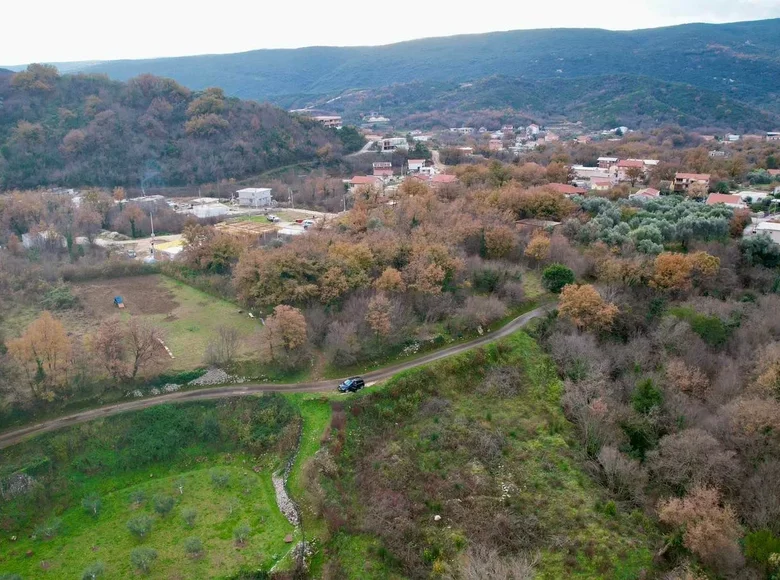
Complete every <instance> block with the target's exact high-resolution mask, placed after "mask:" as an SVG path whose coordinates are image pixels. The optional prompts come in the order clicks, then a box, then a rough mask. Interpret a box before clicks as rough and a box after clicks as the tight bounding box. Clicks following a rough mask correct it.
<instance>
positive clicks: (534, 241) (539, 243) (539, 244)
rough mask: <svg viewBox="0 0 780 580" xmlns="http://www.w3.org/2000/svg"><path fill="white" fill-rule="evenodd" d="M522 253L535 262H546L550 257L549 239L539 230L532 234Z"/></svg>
mask: <svg viewBox="0 0 780 580" xmlns="http://www.w3.org/2000/svg"><path fill="white" fill-rule="evenodd" d="M523 253H524V254H525V256H526V257H527V258H531V259H532V260H536V261H537V262H542V261H544V260H546V259H547V258H548V257H549V256H550V237H549V236H548V235H547V234H545V233H544V232H542V231H540V230H538V231H536V232H534V235H533V237H532V238H531V241H529V242H528V245H527V246H526V247H525V252H523Z"/></svg>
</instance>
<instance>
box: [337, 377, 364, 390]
mask: <svg viewBox="0 0 780 580" xmlns="http://www.w3.org/2000/svg"><path fill="white" fill-rule="evenodd" d="M365 386H366V382H365V381H364V380H363V379H362V378H361V377H350V378H348V379H347V380H345V381H344V382H343V383H341V384H340V385H339V393H354V392H357V391H359V390H360V389H362V388H363V387H365Z"/></svg>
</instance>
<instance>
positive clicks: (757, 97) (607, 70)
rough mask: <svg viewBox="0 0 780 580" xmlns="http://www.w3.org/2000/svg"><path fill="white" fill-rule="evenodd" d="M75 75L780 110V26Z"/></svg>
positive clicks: (204, 60) (242, 59) (318, 54)
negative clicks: (718, 98) (588, 95)
mask: <svg viewBox="0 0 780 580" xmlns="http://www.w3.org/2000/svg"><path fill="white" fill-rule="evenodd" d="M66 66H68V70H71V69H80V70H83V71H87V72H100V73H105V74H107V75H109V76H110V77H111V78H114V79H119V80H127V79H129V78H132V77H134V76H137V75H138V74H141V73H151V74H155V75H159V76H167V77H172V78H175V79H176V80H177V81H178V82H180V83H183V84H185V85H187V86H190V87H193V88H195V89H203V88H205V87H208V86H219V87H222V88H223V89H224V90H225V92H226V93H227V94H229V95H233V96H238V97H241V98H250V99H258V100H275V99H276V98H278V97H280V96H283V95H303V94H309V95H316V94H324V93H331V92H338V91H343V90H346V89H350V88H371V87H382V86H387V85H390V84H393V83H408V82H411V81H415V80H426V81H434V82H436V81H439V82H441V81H445V82H450V81H461V82H463V81H473V80H475V79H482V78H485V77H488V76H492V75H506V76H511V77H519V78H524V79H528V80H535V79H545V78H578V77H591V76H600V75H632V76H633V75H638V76H646V77H650V78H655V79H659V80H665V81H669V82H685V83H688V84H690V85H693V86H696V87H699V88H704V89H708V90H712V91H717V92H720V93H727V94H728V96H730V97H731V98H736V99H740V100H745V101H747V102H751V103H754V104H757V105H759V106H761V107H764V106H767V107H772V108H774V109H775V110H778V109H780V99H778V98H777V96H778V86H777V82H776V79H778V78H780V19H773V20H762V21H754V22H737V23H731V24H686V25H682V26H672V27H666V28H656V29H646V30H634V31H621V32H616V31H608V30H599V29H550V30H516V31H511V32H495V33H489V34H474V35H464V36H453V37H446V38H428V39H423V40H415V41H410V42H402V43H398V44H392V45H387V46H376V47H350V48H340V47H309V48H302V49H295V50H256V51H251V52H244V53H239V54H226V55H202V56H188V57H180V58H161V59H150V60H124V61H109V62H99V63H95V62H89V63H81V64H79V63H67V65H66ZM63 70H65V69H64V68H63Z"/></svg>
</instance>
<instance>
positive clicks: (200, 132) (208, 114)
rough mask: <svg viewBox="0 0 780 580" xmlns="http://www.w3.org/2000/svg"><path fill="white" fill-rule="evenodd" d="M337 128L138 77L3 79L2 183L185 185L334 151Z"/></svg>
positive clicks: (51, 73)
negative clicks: (117, 79) (124, 81)
mask: <svg viewBox="0 0 780 580" xmlns="http://www.w3.org/2000/svg"><path fill="white" fill-rule="evenodd" d="M342 150H343V145H342V144H341V141H340V139H339V135H338V133H337V132H336V131H335V130H329V129H325V128H323V127H321V126H320V125H318V124H317V123H315V122H313V121H308V120H306V119H302V118H297V117H292V116H290V115H289V114H287V113H286V112H284V111H282V110H281V109H278V108H276V107H274V106H272V105H269V104H260V103H257V102H253V101H242V100H239V99H237V98H230V97H227V96H226V95H225V94H224V92H223V91H222V89H219V88H209V89H206V90H204V91H200V92H194V91H190V90H189V89H187V88H185V87H183V86H182V85H180V84H178V83H177V82H175V81H173V80H170V79H164V78H158V77H154V76H151V75H142V76H139V77H137V78H134V79H131V80H129V81H128V82H127V83H121V82H117V81H111V80H109V79H108V78H106V77H105V76H102V75H84V74H77V75H60V74H59V73H58V72H57V69H56V68H54V67H51V66H46V65H31V66H30V67H28V69H27V70H25V71H23V72H20V73H17V74H14V75H9V74H6V75H3V74H0V187H4V188H33V187H37V186H41V185H47V184H57V185H79V186H83V185H99V186H105V187H110V186H116V185H135V186H138V185H140V184H144V185H184V184H191V183H200V182H205V181H216V180H220V179H226V178H241V177H244V176H247V175H252V174H257V173H261V172H263V171H266V170H268V169H272V168H275V167H279V166H283V165H288V164H292V163H297V162H299V161H310V160H314V159H316V158H317V156H318V155H320V156H327V155H338V154H340V153H341V152H342Z"/></svg>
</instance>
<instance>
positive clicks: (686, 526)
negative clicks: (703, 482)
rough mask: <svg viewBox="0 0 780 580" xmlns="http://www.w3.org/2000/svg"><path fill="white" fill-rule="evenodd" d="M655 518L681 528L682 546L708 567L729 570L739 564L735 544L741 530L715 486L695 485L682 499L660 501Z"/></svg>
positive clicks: (722, 570)
mask: <svg viewBox="0 0 780 580" xmlns="http://www.w3.org/2000/svg"><path fill="white" fill-rule="evenodd" d="M658 517H659V519H660V520H661V521H662V522H663V523H665V524H668V525H671V526H674V527H676V528H682V529H683V543H684V544H685V547H686V548H688V549H689V550H690V551H691V552H693V553H694V554H696V555H697V556H698V557H699V558H701V560H702V562H704V563H705V564H707V565H708V566H712V567H713V568H715V569H717V570H719V571H721V572H733V571H735V570H736V569H738V568H740V567H741V566H742V565H743V563H744V559H743V558H742V554H741V553H740V550H739V544H738V540H739V538H740V537H741V535H742V530H741V529H740V527H739V523H738V521H737V516H736V514H735V513H734V510H733V509H732V508H731V506H728V505H726V506H722V505H721V502H720V493H719V492H718V490H717V489H715V488H712V487H701V486H697V487H695V488H693V489H692V490H691V491H690V492H689V493H688V494H687V495H686V496H685V497H684V498H682V499H679V498H671V499H668V500H663V501H661V502H659V504H658Z"/></svg>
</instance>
